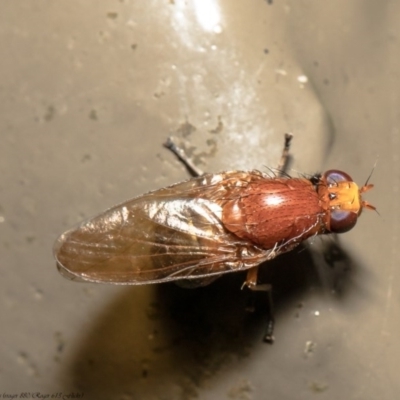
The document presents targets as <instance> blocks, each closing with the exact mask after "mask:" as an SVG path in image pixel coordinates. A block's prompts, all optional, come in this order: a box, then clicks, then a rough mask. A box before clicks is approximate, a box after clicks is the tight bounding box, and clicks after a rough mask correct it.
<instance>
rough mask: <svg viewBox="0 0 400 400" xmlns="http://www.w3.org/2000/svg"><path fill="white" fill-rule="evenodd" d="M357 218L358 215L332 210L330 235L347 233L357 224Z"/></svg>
mask: <svg viewBox="0 0 400 400" xmlns="http://www.w3.org/2000/svg"><path fill="white" fill-rule="evenodd" d="M339 172H340V171H339ZM345 175H347V174H345ZM347 176H348V175H347ZM348 177H349V176H348ZM349 178H350V177H349ZM346 180H347V179H346ZM350 180H351V178H350ZM357 218H358V215H357V214H356V213H355V212H352V211H343V210H332V211H331V220H330V228H331V229H330V231H331V232H332V233H343V232H347V231H349V230H350V229H351V228H353V227H354V225H355V224H356V222H357Z"/></svg>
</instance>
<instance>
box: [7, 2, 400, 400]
mask: <svg viewBox="0 0 400 400" xmlns="http://www.w3.org/2000/svg"><path fill="white" fill-rule="evenodd" d="M0 32H1V34H0V43H1V48H2V49H3V50H2V51H1V54H2V57H1V62H0V105H1V119H0V137H1V145H0V191H1V192H0V193H1V194H0V238H1V240H0V246H1V250H0V278H1V279H0V285H1V303H0V307H1V308H0V310H1V313H0V315H1V325H2V326H1V347H0V352H1V353H0V360H1V361H0V393H1V396H2V397H3V398H7V396H17V397H15V398H22V397H20V396H25V397H24V398H38V396H39V395H40V396H48V397H47V398H62V399H64V398H87V399H121V400H130V399H163V400H168V399H178V400H189V399H197V398H199V399H217V398H218V399H235V400H251V399H265V398H274V399H293V398H296V399H309V398H310V397H311V396H318V397H319V398H323V399H337V398H345V399H363V400H364V399H376V398H380V399H382V400H386V399H395V398H398V396H399V395H400V383H399V379H398V371H399V369H400V344H399V340H398V332H399V330H400V294H399V293H400V292H399V289H398V288H399V287H400V272H399V268H398V265H399V250H398V248H399V245H400V227H399V222H400V219H399V211H400V203H399V200H398V195H399V188H400V186H399V184H400V179H399V165H400V158H399V150H400V144H399V142H400V132H399V124H400V81H399V77H400V68H399V65H400V47H399V40H400V3H399V2H396V1H395V0H382V1H379V2H377V1H371V0H354V1H352V2H349V1H346V0H336V1H324V2H320V1H317V0H298V1H289V0H285V1H283V0H268V1H266V0H251V1H248V0H246V1H245V0H238V1H234V2H233V1H228V0H186V1H183V0H149V1H146V2H143V1H134V0H120V1H116V0H115V1H106V0H96V1H93V0H92V1H87V0H75V1H57V2H54V1H50V0H36V1H35V2H15V1H13V2H8V1H3V2H2V12H1V14H0ZM285 132H293V133H294V140H293V145H292V156H293V157H292V163H291V167H292V170H291V173H292V174H293V175H296V174H298V173H315V172H318V171H324V170H327V169H330V168H337V169H341V170H344V171H346V172H347V173H348V174H350V175H351V176H352V177H353V178H354V180H355V181H356V182H357V183H358V184H360V185H362V184H364V182H365V180H366V179H367V177H368V175H369V174H370V172H371V170H372V168H373V166H374V164H375V162H376V160H377V159H378V164H377V167H376V169H375V171H374V174H373V177H372V179H371V182H372V183H374V184H375V185H376V186H375V188H374V190H372V191H371V192H369V193H368V194H367V195H366V196H365V197H366V198H367V199H368V201H369V202H370V203H372V204H373V205H375V206H376V207H377V209H378V211H379V215H378V214H377V213H374V212H370V211H365V212H364V213H363V215H362V216H361V218H360V219H359V222H358V224H357V226H356V227H355V228H354V229H353V230H352V231H350V232H348V233H346V234H343V235H341V236H340V237H338V238H334V237H325V238H323V239H319V238H317V239H314V240H313V241H311V242H310V243H308V244H307V245H306V246H304V247H303V248H302V249H299V250H296V251H294V252H292V253H290V254H288V255H285V256H282V257H280V258H278V259H276V260H274V261H273V262H271V263H268V264H267V265H265V266H264V267H263V274H262V275H263V280H265V281H268V282H270V283H272V285H273V288H274V292H273V295H274V303H275V307H276V313H275V317H276V329H275V336H276V342H275V344H274V345H272V346H271V345H267V344H264V343H263V342H262V340H261V339H262V335H263V331H264V319H263V315H262V313H255V314H249V313H246V311H245V305H246V301H247V297H246V296H247V294H246V292H245V291H241V290H240V287H241V285H242V282H243V280H244V277H245V275H243V274H240V273H239V274H231V275H227V276H224V277H223V278H221V279H219V280H218V281H216V282H215V283H214V284H212V285H210V286H208V287H205V288H201V289H196V290H184V289H181V288H179V287H176V286H175V285H173V284H165V285H158V286H157V285H153V286H139V287H121V286H107V285H94V284H82V283H81V284H78V283H74V282H71V281H68V280H66V279H63V278H62V277H61V276H60V275H59V274H58V272H57V269H56V267H55V262H54V260H53V255H52V246H53V243H54V241H55V239H56V238H57V236H58V235H59V234H61V233H62V232H63V231H65V230H66V229H68V228H70V227H71V226H74V225H75V224H76V223H78V222H79V221H81V220H82V219H84V218H87V217H90V216H92V215H94V214H96V213H99V212H101V211H103V210H105V209H106V208H108V207H110V206H112V205H114V204H117V203H119V202H121V201H123V200H126V199H128V198H131V197H135V196H137V195H140V194H142V193H144V192H147V191H149V190H153V189H157V188H160V187H163V186H167V185H169V184H172V183H175V182H178V181H181V180H184V179H187V177H188V174H187V171H186V170H185V168H184V167H183V166H182V165H181V164H180V163H179V162H178V161H177V160H176V159H175V157H174V156H173V155H172V154H170V153H169V152H168V151H167V150H166V149H164V148H163V147H162V143H163V142H164V141H165V139H166V138H167V137H168V136H169V135H172V136H174V137H175V138H176V141H177V142H178V143H179V144H181V145H182V146H183V147H184V148H185V149H186V150H187V152H188V153H189V154H190V155H191V156H192V157H193V159H194V161H195V162H196V164H197V165H198V166H199V167H200V168H202V169H203V170H206V171H209V172H219V171H223V170H234V169H245V170H250V169H254V168H257V169H260V170H262V171H266V170H267V167H274V166H276V165H277V162H278V159H279V156H280V152H281V148H282V144H283V134H284V133H285ZM35 396H36V397H35ZM52 396H53V397H52ZM68 396H69V397H68ZM73 396H75V397H73ZM10 398H11V397H10ZM43 398H45V397H43Z"/></svg>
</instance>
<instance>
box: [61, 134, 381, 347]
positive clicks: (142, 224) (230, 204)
mask: <svg viewBox="0 0 400 400" xmlns="http://www.w3.org/2000/svg"><path fill="white" fill-rule="evenodd" d="M291 139H292V135H290V134H286V135H285V146H284V150H283V153H282V158H281V162H280V165H279V168H278V171H280V175H278V176H269V175H266V174H264V173H262V172H260V171H247V172H246V171H230V172H222V173H218V174H202V172H201V171H199V170H198V169H197V168H196V167H195V166H194V165H193V163H191V162H190V160H189V161H188V158H187V157H186V156H185V155H184V153H183V152H182V150H181V149H179V148H178V147H177V146H176V145H175V144H174V143H173V142H172V141H169V142H167V144H166V146H167V147H168V148H170V149H171V150H172V151H173V152H174V153H175V154H176V155H177V156H178V157H179V158H181V159H182V160H183V161H184V162H185V163H186V165H187V167H188V168H189V169H190V170H192V171H193V173H195V174H197V175H199V176H197V177H195V178H193V179H190V180H187V181H184V182H181V183H177V184H175V185H172V186H169V187H166V188H162V189H158V190H155V191H153V192H150V193H147V194H144V195H142V196H139V197H136V198H134V199H131V200H128V201H126V202H124V203H121V204H119V205H117V206H115V207H112V208H110V209H109V210H107V211H105V212H103V213H101V214H99V215H97V216H96V217H94V218H91V219H89V220H87V221H85V222H83V223H81V224H80V225H79V226H78V227H76V228H73V229H71V230H68V231H67V232H65V233H63V234H62V235H61V236H60V237H59V238H58V239H57V241H56V243H55V245H54V255H55V258H56V261H57V266H58V270H59V271H60V273H61V274H62V275H63V276H65V277H67V278H69V279H72V280H76V281H86V282H95V283H111V284H120V285H141V284H150V283H161V282H170V281H179V282H178V283H180V284H186V285H185V286H191V287H194V286H203V285H205V284H208V283H210V282H212V281H213V280H214V279H216V278H218V277H219V276H220V275H222V274H226V273H231V272H237V271H243V270H247V278H246V280H245V282H244V286H247V287H249V288H250V289H252V290H260V289H262V288H263V287H264V288H265V287H266V286H267V285H258V282H257V272H258V266H259V265H260V264H261V263H263V262H264V261H268V260H271V259H273V258H275V257H276V256H278V255H280V254H282V253H286V252H288V251H291V250H293V249H294V248H295V247H297V246H298V245H299V244H300V243H301V242H303V241H304V240H306V239H307V238H309V237H313V236H316V235H321V234H328V233H343V232H346V231H348V230H350V229H352V228H353V227H354V225H355V224H356V222H357V219H358V217H359V216H360V214H361V212H362V210H363V209H364V208H367V209H372V210H374V209H375V207H373V206H372V205H370V204H369V203H368V202H367V201H365V200H363V199H362V194H363V193H365V192H366V191H368V190H370V189H371V188H372V187H373V185H372V184H368V180H367V182H366V183H365V185H364V186H362V187H361V188H360V187H358V186H357V185H356V183H354V182H353V179H352V178H351V177H350V176H349V175H348V174H347V173H345V172H342V171H339V170H329V171H327V172H325V173H324V174H322V175H321V174H316V175H314V176H312V177H311V178H305V177H300V178H292V177H290V176H288V175H286V174H285V173H284V172H283V170H284V167H285V164H286V162H287V158H288V152H289V146H290V141H291ZM272 330H273V320H272V319H271V323H270V327H269V328H268V331H269V333H268V334H267V335H266V340H267V341H272V340H273V337H272Z"/></svg>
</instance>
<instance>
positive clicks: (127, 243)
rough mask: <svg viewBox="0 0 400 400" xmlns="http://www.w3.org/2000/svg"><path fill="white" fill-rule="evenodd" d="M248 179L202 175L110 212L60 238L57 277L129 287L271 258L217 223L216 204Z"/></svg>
mask: <svg viewBox="0 0 400 400" xmlns="http://www.w3.org/2000/svg"><path fill="white" fill-rule="evenodd" d="M248 175H249V173H243V172H236V171H234V172H228V173H223V174H209V175H205V176H202V177H199V178H196V179H192V180H189V181H186V182H182V183H178V184H176V185H173V186H170V187H168V188H164V189H160V190H156V191H154V192H151V193H148V194H146V195H143V196H140V197H137V198H135V199H132V200H129V201H127V202H125V203H122V204H120V205H118V206H116V207H113V208H111V209H109V210H108V211H106V212H104V213H102V214H100V215H98V216H97V217H94V218H92V219H90V220H88V221H86V222H84V223H82V224H81V225H80V226H78V227H77V228H76V229H72V230H70V231H67V232H66V233H64V234H63V235H61V236H60V237H59V239H58V240H57V242H56V244H55V246H54V254H55V257H56V260H57V263H58V268H59V270H60V272H61V273H62V274H63V275H64V276H66V277H68V278H70V279H77V280H83V281H91V282H105V283H115V284H131V285H135V284H145V283H154V282H165V281H171V280H181V279H198V278H205V277H210V276H215V275H220V274H223V273H227V272H233V271H238V270H242V269H248V268H251V267H253V266H256V265H258V264H260V263H261V262H262V261H265V260H267V259H270V258H273V257H274V256H275V255H276V254H275V253H274V252H272V251H271V250H263V249H260V248H258V247H256V246H254V245H253V244H252V243H250V242H248V241H246V240H242V239H240V238H238V237H237V236H236V235H234V234H232V233H230V232H229V231H227V230H226V229H225V228H224V226H223V223H222V221H221V210H222V208H221V207H222V206H221V202H223V199H226V198H229V197H230V196H231V195H232V193H233V192H237V191H238V190H240V186H241V185H245V184H247V183H246V179H244V177H245V176H247V177H248ZM256 177H257V178H258V176H256ZM247 180H248V179H247ZM221 199H222V200H221Z"/></svg>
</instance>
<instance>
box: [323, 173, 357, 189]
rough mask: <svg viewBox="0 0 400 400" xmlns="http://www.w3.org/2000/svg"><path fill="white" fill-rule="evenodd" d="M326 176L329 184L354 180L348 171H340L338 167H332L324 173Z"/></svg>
mask: <svg viewBox="0 0 400 400" xmlns="http://www.w3.org/2000/svg"><path fill="white" fill-rule="evenodd" d="M324 177H325V179H326V182H327V183H328V185H334V184H335V183H338V182H343V181H347V182H353V179H352V178H351V176H350V175H348V174H346V172H343V171H339V170H338V169H330V170H329V171H326V172H325V173H324Z"/></svg>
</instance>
